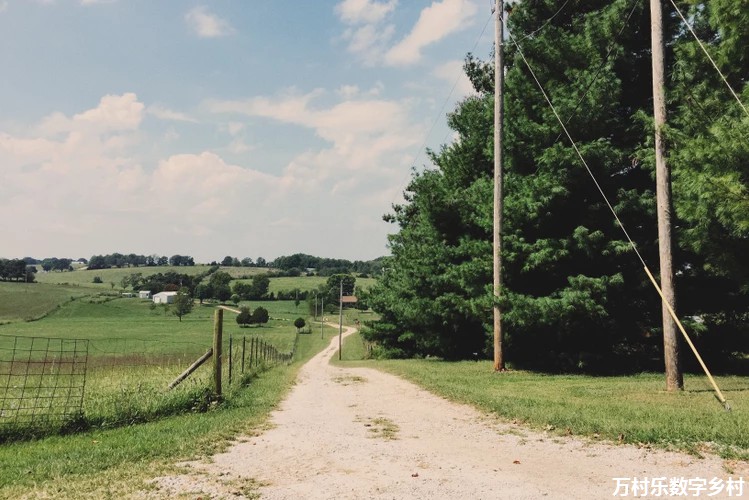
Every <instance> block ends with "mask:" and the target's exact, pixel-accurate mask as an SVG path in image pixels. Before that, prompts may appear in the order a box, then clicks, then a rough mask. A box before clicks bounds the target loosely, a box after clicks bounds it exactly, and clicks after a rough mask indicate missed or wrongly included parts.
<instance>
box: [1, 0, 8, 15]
mask: <svg viewBox="0 0 749 500" xmlns="http://www.w3.org/2000/svg"><path fill="white" fill-rule="evenodd" d="M6 10H8V1H7V0H5V1H4V2H0V13H2V12H5V11H6Z"/></svg>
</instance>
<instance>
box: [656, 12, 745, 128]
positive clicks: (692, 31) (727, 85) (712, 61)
mask: <svg viewBox="0 0 749 500" xmlns="http://www.w3.org/2000/svg"><path fill="white" fill-rule="evenodd" d="M670 1H671V5H673V6H674V9H676V12H677V14H679V17H680V18H681V20H682V21H683V22H684V25H685V26H686V27H687V29H688V30H689V32H690V33H691V34H692V36H693V37H694V39H695V40H696V41H697V44H698V45H699V46H700V48H701V49H702V52H704V53H705V55H706V56H707V58H708V59H709V60H710V63H711V64H712V65H713V68H715V71H717V72H718V74H719V75H720V77H721V78H722V79H723V83H725V84H726V87H728V90H729V91H730V92H731V95H733V97H734V99H736V102H738V103H739V106H741V109H743V110H744V113H745V114H746V116H748V117H749V110H747V109H746V106H744V103H743V102H741V99H740V98H739V96H738V95H737V94H736V91H734V90H733V87H731V84H730V83H728V80H727V79H726V77H725V75H724V74H723V72H722V71H721V70H720V68H718V65H717V64H716V63H715V60H713V58H712V56H710V53H709V52H708V51H707V49H706V48H705V45H704V44H703V43H702V40H700V38H699V37H698V36H697V33H695V32H694V29H692V26H691V25H690V24H689V23H688V22H687V20H686V18H685V17H684V14H682V13H681V10H679V7H677V6H676V3H675V2H674V0H670Z"/></svg>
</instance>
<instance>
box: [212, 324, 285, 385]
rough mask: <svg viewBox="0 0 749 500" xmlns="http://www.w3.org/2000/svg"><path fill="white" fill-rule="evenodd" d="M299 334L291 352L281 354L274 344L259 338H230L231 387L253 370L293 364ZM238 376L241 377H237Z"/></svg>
mask: <svg viewBox="0 0 749 500" xmlns="http://www.w3.org/2000/svg"><path fill="white" fill-rule="evenodd" d="M298 340H299V334H298V333H297V335H296V337H294V344H293V346H292V348H291V350H290V351H289V352H281V351H279V350H278V349H276V347H274V346H273V345H272V344H270V343H269V342H267V341H266V340H264V339H261V338H259V337H250V338H249V339H248V338H247V337H246V336H242V337H241V338H236V339H235V338H234V336H230V337H229V350H228V351H227V352H228V356H226V358H227V361H228V363H227V369H228V372H229V373H228V381H229V385H231V384H232V383H233V382H236V381H237V380H239V379H241V376H242V375H244V374H245V373H247V372H251V371H253V370H258V369H262V368H264V367H267V366H270V365H274V364H277V363H287V364H288V363H291V361H292V360H293V359H294V354H295V353H296V346H297V342H298ZM237 374H238V375H240V377H239V378H238V377H237Z"/></svg>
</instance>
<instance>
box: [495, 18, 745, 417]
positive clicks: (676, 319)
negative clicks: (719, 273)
mask: <svg viewBox="0 0 749 500" xmlns="http://www.w3.org/2000/svg"><path fill="white" fill-rule="evenodd" d="M508 33H509V32H508ZM509 36H510V40H512V42H513V44H514V45H515V47H516V48H517V51H518V54H519V55H520V57H521V59H522V60H523V63H525V66H526V67H527V68H528V71H529V72H530V74H531V76H532V77H533V80H534V81H535V82H536V85H537V86H538V88H539V90H540V91H541V94H543V96H544V99H545V100H546V103H547V104H548V105H549V107H550V108H551V111H552V113H554V116H555V117H556V119H557V121H558V122H559V125H560V126H561V127H562V130H563V131H564V134H565V135H566V136H567V139H568V140H569V141H570V144H572V147H573V149H574V150H575V153H577V156H578V157H579V158H580V162H581V163H582V164H583V166H584V167H585V170H586V171H587V172H588V175H589V176H590V178H591V179H592V180H593V183H594V184H595V186H596V188H597V189H598V192H599V193H600V194H601V196H602V197H603V200H604V201H605V202H606V206H608V208H609V210H610V211H611V214H612V215H613V216H614V219H615V220H616V222H617V223H618V224H619V228H620V229H621V230H622V232H623V233H624V236H625V237H626V239H627V241H628V242H629V245H630V246H631V247H632V250H634V252H635V254H636V255H637V258H638V259H639V260H640V263H642V266H643V268H644V270H645V273H646V274H647V276H648V278H649V279H650V282H651V283H652V285H653V287H654V288H655V290H656V291H657V292H658V295H659V296H660V297H661V300H662V302H663V304H664V305H665V306H666V309H667V310H668V312H669V315H670V316H671V318H672V319H673V320H674V323H675V324H676V326H677V327H678V328H679V331H681V333H682V335H683V337H684V339H685V340H686V342H687V344H688V345H689V347H690V348H691V350H692V352H693V353H694V355H695V357H696V358H697V361H698V362H699V363H700V366H701V367H702V369H703V370H704V372H705V374H706V375H707V377H708V379H709V380H710V383H711V384H712V386H713V389H714V390H715V393H716V396H717V398H718V401H720V402H721V403H722V404H723V406H724V407H725V409H726V410H730V409H731V407H730V405H729V404H728V401H727V400H726V398H725V396H723V393H722V392H721V391H720V388H719V387H718V385H717V384H716V382H715V380H714V379H713V376H712V374H711V373H710V370H708V368H707V366H706V365H705V362H704V361H703V360H702V356H700V354H699V352H698V351H697V348H696V347H695V346H694V344H693V343H692V339H691V338H690V337H689V335H688V334H687V331H686V329H685V328H684V325H682V323H681V321H680V320H679V317H678V316H677V315H676V312H675V311H674V309H673V307H672V306H671V304H670V303H669V301H668V300H666V297H665V296H664V295H663V290H662V289H661V287H660V286H659V285H658V283H657V282H656V280H655V277H654V276H653V273H652V272H651V271H650V268H649V267H648V265H647V264H646V263H645V260H644V259H643V258H642V255H641V254H640V251H639V250H638V249H637V245H635V242H634V241H633V240H632V238H631V237H630V235H629V233H628V232H627V228H626V227H624V224H623V223H622V221H621V219H620V218H619V215H618V214H617V213H616V210H615V209H614V207H613V205H612V204H611V202H610V201H609V198H608V196H606V193H605V192H604V191H603V188H602V187H601V185H600V183H599V182H598V179H596V176H595V174H593V171H592V170H591V168H590V167H589V166H588V162H586V161H585V158H584V157H583V155H582V153H581V152H580V149H579V148H578V147H577V143H576V142H575V140H574V139H573V138H572V135H571V134H570V133H569V131H568V130H567V126H566V125H565V124H564V122H563V121H562V118H561V117H560V116H559V113H558V112H557V110H556V108H555V107H554V104H553V103H552V102H551V99H550V98H549V95H548V94H547V93H546V90H545V89H544V87H543V85H541V82H540V81H539V79H538V77H537V76H536V73H535V71H533V68H532V67H531V65H530V63H529V62H528V60H527V59H526V57H525V54H524V53H523V50H522V48H521V47H520V44H519V43H518V42H517V41H516V40H515V37H513V36H512V33H509Z"/></svg>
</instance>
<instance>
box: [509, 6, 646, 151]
mask: <svg viewBox="0 0 749 500" xmlns="http://www.w3.org/2000/svg"><path fill="white" fill-rule="evenodd" d="M638 3H640V0H634V1H633V2H632V8H631V9H630V11H629V14H628V15H627V18H626V19H625V20H624V23H623V24H622V27H621V28H620V29H619V32H618V33H617V34H616V35H615V36H614V39H613V40H612V41H611V45H609V48H608V50H607V51H606V55H605V56H604V57H603V61H601V64H600V65H599V66H598V69H597V70H596V73H595V75H594V76H593V80H591V82H590V83H589V84H588V86H587V88H586V89H585V92H583V95H582V96H580V99H579V100H578V101H577V104H576V105H575V107H574V108H573V109H572V113H570V116H569V117H568V118H567V121H566V122H565V123H566V124H568V125H569V123H570V122H571V121H572V118H574V117H575V114H576V113H577V110H578V109H580V105H581V104H582V103H583V101H584V100H585V97H586V96H587V95H588V93H589V92H590V89H592V88H593V85H595V83H596V82H597V81H598V77H599V76H601V72H602V71H603V68H605V67H606V64H607V63H608V61H609V56H611V53H612V52H613V51H614V47H615V46H616V40H617V39H618V38H619V37H620V36H621V35H622V33H624V30H625V29H626V28H627V25H628V24H629V21H630V19H632V15H633V14H634V13H635V9H637V4H638ZM547 24H548V23H547ZM525 38H528V37H527V36H526V37H524V38H521V39H520V42H522V41H523V40H525ZM560 137H562V133H560V134H559V135H558V136H557V138H556V139H555V140H554V142H557V141H558V140H559V138H560Z"/></svg>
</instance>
